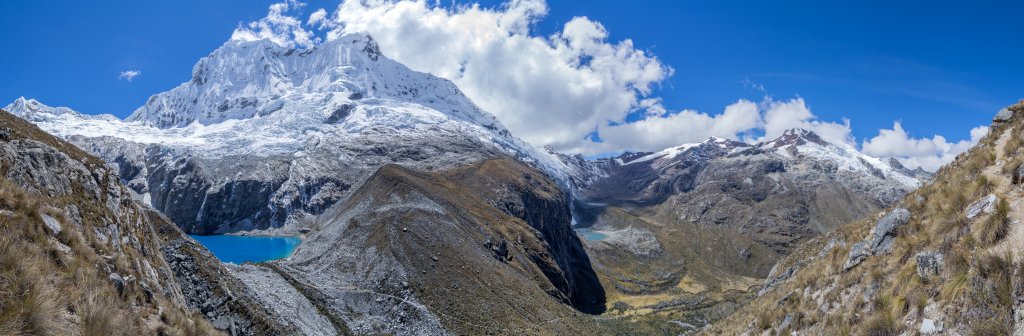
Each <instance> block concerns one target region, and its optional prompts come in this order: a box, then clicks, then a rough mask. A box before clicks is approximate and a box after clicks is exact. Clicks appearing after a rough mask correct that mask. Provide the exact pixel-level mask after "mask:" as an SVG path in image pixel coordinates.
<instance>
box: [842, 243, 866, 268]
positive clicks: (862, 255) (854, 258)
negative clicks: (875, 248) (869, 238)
mask: <svg viewBox="0 0 1024 336" xmlns="http://www.w3.org/2000/svg"><path fill="white" fill-rule="evenodd" d="M870 255H871V252H869V251H868V243H865V242H859V243H856V244H853V247H851V248H850V256H849V257H848V258H847V259H846V264H845V265H843V270H849V269H851V268H853V267H854V266H857V265H860V263H861V262H862V261H864V259H867V258H868V256H870Z"/></svg>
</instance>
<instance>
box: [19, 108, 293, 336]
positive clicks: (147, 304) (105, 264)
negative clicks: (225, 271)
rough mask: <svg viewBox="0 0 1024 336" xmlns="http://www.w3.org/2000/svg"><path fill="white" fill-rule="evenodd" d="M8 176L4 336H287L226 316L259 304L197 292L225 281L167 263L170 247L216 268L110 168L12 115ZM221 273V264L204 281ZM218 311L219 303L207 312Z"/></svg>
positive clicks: (251, 317)
mask: <svg viewBox="0 0 1024 336" xmlns="http://www.w3.org/2000/svg"><path fill="white" fill-rule="evenodd" d="M0 173H2V179H0V217H3V221H0V222H2V226H3V231H4V235H3V237H2V239H0V254H2V263H3V266H4V267H3V269H5V270H9V271H13V272H14V273H7V272H8V271H4V272H3V274H2V275H0V277H3V279H4V283H5V284H6V285H5V286H4V289H2V290H0V292H2V293H0V297H2V300H3V302H2V303H0V307H2V308H0V310H3V312H4V314H2V316H3V317H2V318H0V332H2V333H5V334H6V333H14V334H21V333H27V334H78V333H84V334H108V335H132V334H218V333H219V332H218V331H217V330H218V329H219V330H221V331H228V332H230V333H231V334H235V335H251V334H257V333H267V332H274V331H275V330H282V329H278V326H276V325H272V324H262V325H260V319H261V318H262V315H260V314H259V313H258V312H257V311H243V310H234V309H232V308H228V307H227V306H230V305H232V304H235V303H238V302H251V301H247V299H246V298H244V297H232V298H224V297H223V296H218V295H216V294H215V293H214V292H216V291H217V289H213V288H210V287H204V288H196V284H197V283H201V284H208V283H209V282H210V281H219V280H221V277H220V276H218V275H207V274H200V273H197V272H194V269H190V268H187V267H182V265H181V264H180V263H178V262H177V261H176V260H175V259H173V258H167V257H168V254H167V253H166V252H167V251H168V249H169V247H168V245H167V243H168V241H169V239H170V240H178V241H186V244H189V243H190V244H193V245H194V246H193V252H194V253H196V255H197V257H196V258H197V259H203V260H206V262H207V263H209V262H210V261H211V260H212V261H213V262H215V263H216V259H215V258H213V257H212V255H210V254H209V252H206V250H205V249H204V248H202V247H201V246H199V245H198V244H196V243H195V242H194V241H191V239H189V238H188V236H186V235H184V233H182V232H181V231H180V230H179V229H178V228H177V227H175V226H174V225H173V224H171V223H170V222H168V221H166V219H163V218H162V217H160V216H159V215H158V214H156V213H155V211H153V210H152V209H151V208H149V207H148V206H146V205H142V204H140V203H136V202H134V201H133V200H132V198H131V197H130V192H129V189H128V188H126V187H125V186H124V185H122V184H121V183H120V181H119V179H118V176H117V174H116V172H115V171H113V170H112V169H110V168H108V167H107V166H106V165H105V164H104V162H103V161H101V160H100V159H98V158H96V157H94V156H92V155H90V154H86V153H85V152H83V151H81V150H80V149H78V148H77V147H75V146H73V145H71V144H69V143H67V142H64V141H62V140H60V139H57V138H55V137H53V136H51V135H49V134H46V133H45V132H43V131H42V130H40V129H38V128H37V127H35V126H33V125H32V124H29V123H27V122H25V121H24V120H22V119H19V118H18V117H15V116H13V115H11V114H9V113H7V112H3V111H0ZM218 269H222V268H220V265H219V263H216V264H214V265H213V266H211V267H209V268H207V271H209V272H216V270H218ZM238 294H243V295H244V293H241V292H240V293H238ZM211 299H214V300H216V299H220V301H218V302H212V303H211V302H207V303H206V304H199V302H200V301H202V300H207V301H208V300H211ZM26 307H30V308H26ZM213 310H219V311H220V312H223V313H224V314H220V313H211V311H213ZM226 315H230V316H226ZM205 318H211V319H212V320H213V323H212V324H211V323H210V322H207V320H206V319H205ZM25 321H32V322H29V323H25Z"/></svg>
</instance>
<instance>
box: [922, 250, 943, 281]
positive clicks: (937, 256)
mask: <svg viewBox="0 0 1024 336" xmlns="http://www.w3.org/2000/svg"><path fill="white" fill-rule="evenodd" d="M942 260H943V257H942V253H936V252H921V253H918V254H917V275H918V276H920V277H921V278H922V279H928V278H929V277H931V276H935V275H938V274H939V273H940V272H942Z"/></svg>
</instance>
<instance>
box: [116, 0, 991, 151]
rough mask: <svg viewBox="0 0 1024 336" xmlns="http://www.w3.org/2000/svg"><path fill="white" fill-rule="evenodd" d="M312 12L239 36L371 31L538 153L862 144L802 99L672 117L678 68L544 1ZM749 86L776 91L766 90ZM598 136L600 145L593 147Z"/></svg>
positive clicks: (398, 56)
mask: <svg viewBox="0 0 1024 336" xmlns="http://www.w3.org/2000/svg"><path fill="white" fill-rule="evenodd" d="M304 6H305V4H302V3H300V2H297V1H295V0H287V1H286V2H283V3H277V4H274V5H271V6H270V8H269V11H268V13H267V16H266V17H264V18H262V19H260V20H258V21H256V22H252V23H248V24H244V25H239V27H238V28H237V29H236V30H235V31H234V33H233V34H232V39H233V40H246V41H248V40H256V39H269V40H271V41H273V42H275V43H278V44H280V45H283V46H289V47H304V48H308V47H312V46H315V45H316V44H318V43H320V38H319V37H317V36H318V35H323V36H325V37H326V39H328V40H331V39H335V38H337V37H338V36H340V35H342V34H346V33H368V34H370V35H372V36H373V37H374V38H375V39H376V40H377V42H378V44H379V45H380V49H381V51H382V52H383V53H384V54H385V55H386V56H387V57H389V58H392V59H394V60H396V61H398V62H400V63H403V64H405V65H406V66H409V67H410V68H412V69H414V70H418V71H423V72H429V73H432V74H434V75H437V76H440V77H444V78H447V79H449V80H451V81H453V82H455V84H456V85H458V87H459V88H460V89H461V90H462V91H463V92H464V93H465V94H466V95H467V96H469V98H470V99H472V100H473V101H474V102H475V103H477V104H478V105H480V106H481V107H482V108H483V109H484V110H487V111H489V112H491V113H493V114H494V115H495V116H497V117H498V119H499V120H501V121H502V123H504V124H505V125H506V127H508V128H509V130H510V131H512V133H513V134H515V135H516V136H518V137H521V138H523V139H524V140H527V141H528V142H530V143H532V144H533V145H535V146H538V147H539V146H551V147H553V148H554V149H555V150H558V151H562V152H569V153H584V154H598V153H608V152H617V151H622V150H636V151H654V150H660V149H663V148H666V147H670V146H675V145H679V144H682V143H686V142H696V141H702V140H704V139H706V138H708V137H710V136H717V137H723V138H730V139H737V140H741V141H748V142H754V141H764V140H769V139H773V138H775V137H778V136H780V135H782V133H783V132H785V131H786V130H788V129H792V128H803V129H807V130H811V131H814V132H816V133H818V134H819V135H820V136H821V137H822V138H824V139H826V140H828V141H831V142H841V143H846V144H850V145H852V146H857V141H856V139H855V138H854V136H853V135H852V131H851V128H850V121H849V120H848V119H843V120H842V122H831V121H824V120H820V119H818V117H817V116H816V115H814V113H812V112H811V108H810V107H809V106H808V105H807V103H806V101H804V99H803V98H799V97H798V98H794V99H789V100H774V99H772V98H765V99H764V100H763V101H761V102H760V103H755V102H752V101H748V100H739V101H737V102H736V103H734V104H731V105H729V106H727V107H726V108H725V109H724V111H723V112H721V113H718V114H709V113H703V112H698V111H694V110H682V111H675V112H673V111H669V110H667V109H666V108H665V107H664V106H662V100H661V98H659V97H656V96H652V94H651V92H652V89H653V88H654V87H655V86H657V85H659V84H660V83H661V82H662V81H663V80H664V79H666V78H668V77H669V76H671V75H672V72H673V71H672V69H671V68H670V67H668V66H666V65H664V64H662V63H661V61H659V60H658V58H656V57H654V56H653V55H650V54H649V53H647V52H645V51H643V50H641V49H637V48H636V47H635V46H634V45H633V42H632V41H631V40H629V39H625V40H621V41H609V40H608V36H609V34H608V30H607V29H606V28H605V27H604V25H602V24H601V23H600V22H596V21H593V20H590V19H588V18H586V17H576V18H573V19H572V20H570V21H569V22H567V23H565V24H564V25H563V26H562V29H561V30H560V31H558V32H556V33H554V34H552V35H550V36H538V35H537V34H536V32H534V31H532V30H531V27H532V26H533V25H534V24H535V23H536V22H538V21H540V20H541V19H543V18H544V16H545V15H546V14H547V11H548V7H547V3H546V2H545V1H544V0H510V1H509V2H507V3H505V4H504V5H502V6H501V7H499V8H497V9H488V8H482V7H481V6H479V5H478V4H473V5H469V6H465V5H463V6H456V7H455V8H445V7H442V6H439V5H438V4H437V3H434V4H428V3H427V1H425V0H411V1H396V0H342V1H341V3H340V4H339V6H338V8H337V9H336V10H335V11H334V12H333V14H329V13H328V11H326V10H324V9H318V10H317V11H315V12H313V13H312V14H310V15H309V17H308V18H307V19H306V20H305V23H303V21H302V20H300V19H299V17H298V15H297V14H292V12H298V11H300V10H301V9H302V8H303V7H304ZM135 75H137V72H136V73H135ZM135 75H131V77H134V76H135ZM122 77H124V74H122ZM131 77H127V79H128V80H130V79H131ZM740 84H742V85H744V86H746V87H748V88H751V89H753V90H756V91H759V92H761V93H763V94H766V95H767V90H766V89H765V87H764V86H763V85H761V84H759V83H754V82H752V81H750V80H749V79H745V80H743V81H741V82H740ZM627 119H628V121H627ZM986 131H987V128H985V127H977V128H975V129H973V130H972V131H971V140H964V141H960V142H956V143H950V142H948V141H946V139H945V138H943V137H942V136H938V135H936V136H934V137H933V138H931V139H927V138H925V139H915V138H911V137H909V136H908V135H907V133H906V132H905V131H904V130H903V128H902V125H900V124H899V123H896V124H895V125H894V127H893V129H892V130H880V131H879V134H878V136H876V137H874V138H871V139H868V140H866V141H864V142H863V143H862V146H861V148H862V150H863V151H864V152H865V153H866V154H869V155H873V156H878V157H883V158H885V157H895V158H898V159H900V160H901V161H902V162H903V163H904V164H905V165H907V166H908V167H912V168H914V167H922V168H924V169H926V170H935V169H937V168H938V167H939V166H940V165H942V164H944V163H946V162H949V161H951V160H952V159H953V158H954V157H955V156H956V154H958V153H960V152H963V151H964V150H966V149H968V148H969V147H970V146H971V145H973V144H974V143H976V142H977V141H978V139H980V137H981V136H983V135H984V134H985V132H986ZM594 133H596V135H597V137H598V138H600V139H601V141H600V142H597V141H593V140H592V138H593V137H592V135H594Z"/></svg>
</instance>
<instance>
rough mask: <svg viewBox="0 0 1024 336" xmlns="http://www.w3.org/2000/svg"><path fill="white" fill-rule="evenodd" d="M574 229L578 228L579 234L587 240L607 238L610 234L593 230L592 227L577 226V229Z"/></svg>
mask: <svg viewBox="0 0 1024 336" xmlns="http://www.w3.org/2000/svg"><path fill="white" fill-rule="evenodd" d="M574 230H576V233H577V234H579V235H580V236H581V237H583V238H585V239H586V240H594V241H597V240H605V239H607V238H608V235H606V234H604V233H601V232H597V231H594V230H591V229H590V228H577V229H574Z"/></svg>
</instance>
